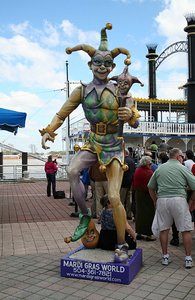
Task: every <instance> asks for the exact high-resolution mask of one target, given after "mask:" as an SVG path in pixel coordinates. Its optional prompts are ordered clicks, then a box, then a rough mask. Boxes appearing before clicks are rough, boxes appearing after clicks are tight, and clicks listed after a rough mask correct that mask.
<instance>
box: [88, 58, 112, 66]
mask: <svg viewBox="0 0 195 300" xmlns="http://www.w3.org/2000/svg"><path fill="white" fill-rule="evenodd" d="M91 61H92V63H93V65H94V66H98V67H101V66H102V65H104V66H105V67H111V66H112V64H113V60H103V59H100V58H92V60H91Z"/></svg>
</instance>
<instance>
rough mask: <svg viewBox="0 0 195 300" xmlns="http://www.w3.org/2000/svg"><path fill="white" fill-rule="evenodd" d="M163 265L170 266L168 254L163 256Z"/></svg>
mask: <svg viewBox="0 0 195 300" xmlns="http://www.w3.org/2000/svg"><path fill="white" fill-rule="evenodd" d="M161 263H162V265H163V266H168V264H169V263H170V258H169V255H168V254H166V255H163V256H162V259H161Z"/></svg>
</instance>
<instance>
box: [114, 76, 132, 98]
mask: <svg viewBox="0 0 195 300" xmlns="http://www.w3.org/2000/svg"><path fill="white" fill-rule="evenodd" d="M117 83H118V87H119V90H120V93H121V94H122V95H126V94H127V93H128V91H129V89H130V87H131V84H130V82H129V80H128V79H127V78H125V77H124V76H123V77H122V76H121V78H118V82H117Z"/></svg>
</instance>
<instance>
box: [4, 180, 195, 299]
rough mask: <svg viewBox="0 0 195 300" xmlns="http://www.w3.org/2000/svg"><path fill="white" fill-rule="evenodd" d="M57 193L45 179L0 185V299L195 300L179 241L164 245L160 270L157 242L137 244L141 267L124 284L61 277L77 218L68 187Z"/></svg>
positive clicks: (194, 281)
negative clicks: (166, 261) (166, 255)
mask: <svg viewBox="0 0 195 300" xmlns="http://www.w3.org/2000/svg"><path fill="white" fill-rule="evenodd" d="M57 189H58V190H62V189H63V190H65V193H66V197H67V198H66V199H53V197H49V198H48V197H47V196H46V181H35V182H28V181H26V182H15V183H14V182H0V255H1V257H0V299H10V300H13V299H29V300H39V299H67V300H74V299H75V300H76V299H91V300H102V299H107V300H113V299H125V300H128V299H132V300H134V299H137V300H138V299H154V300H158V299H159V300H160V299H166V300H173V299H175V300H176V299H186V300H187V299H188V300H190V299H191V300H192V299H193V300H194V299H195V267H194V268H192V269H189V270H187V269H185V268H184V249H183V244H182V242H181V244H180V246H179V247H174V246H170V247H169V250H170V251H169V252H170V255H171V258H172V262H171V263H170V265H169V266H167V267H164V266H162V265H161V263H160V259H161V251H160V245H159V241H158V240H157V241H155V242H146V241H138V247H139V248H142V249H143V267H142V269H141V271H140V272H139V273H138V274H137V276H136V278H135V279H134V280H133V281H132V282H131V283H130V284H129V285H122V284H113V283H104V282H96V281H87V280H79V279H69V278H63V277H61V276H60V259H61V257H62V256H64V254H67V253H69V252H70V251H71V250H73V249H75V248H77V247H78V246H80V241H78V242H75V243H71V244H65V243H64V241H63V238H64V236H68V235H69V234H70V233H72V232H73V231H74V228H75V227H76V225H77V224H78V219H77V218H72V217H70V214H71V213H72V212H74V207H73V206H69V205H68V204H69V203H70V202H71V200H70V198H69V193H70V188H69V183H68V182H62V181H58V182H57ZM87 205H88V206H89V207H90V206H91V201H90V200H89V201H88V202H87ZM131 225H132V226H134V223H133V222H132V223H131ZM98 226H99V225H97V228H98ZM193 259H194V261H195V240H193Z"/></svg>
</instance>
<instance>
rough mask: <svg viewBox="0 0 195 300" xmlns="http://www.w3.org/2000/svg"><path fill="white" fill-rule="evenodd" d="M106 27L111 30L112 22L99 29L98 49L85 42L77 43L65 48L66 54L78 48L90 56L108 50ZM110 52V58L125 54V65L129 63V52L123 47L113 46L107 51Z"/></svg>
mask: <svg viewBox="0 0 195 300" xmlns="http://www.w3.org/2000/svg"><path fill="white" fill-rule="evenodd" d="M106 29H107V30H111V29H112V24H111V23H107V24H106V26H105V27H104V28H103V29H102V30H101V41H100V46H99V48H98V49H95V48H94V47H92V46H90V45H87V44H80V45H77V46H75V47H73V48H70V47H69V48H66V53H67V54H71V53H72V52H74V51H79V50H83V51H84V52H86V53H87V54H88V55H89V56H90V57H91V58H92V57H93V56H94V54H96V53H97V52H98V50H99V51H109V50H108V39H107V33H106ZM109 52H110V53H111V56H112V58H113V59H114V58H115V57H116V56H118V55H119V54H124V55H126V56H127V58H126V59H125V60H124V63H125V65H130V63H131V60H130V56H131V55H130V52H129V51H128V50H127V49H125V48H121V47H120V48H114V49H113V50H111V51H109Z"/></svg>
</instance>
